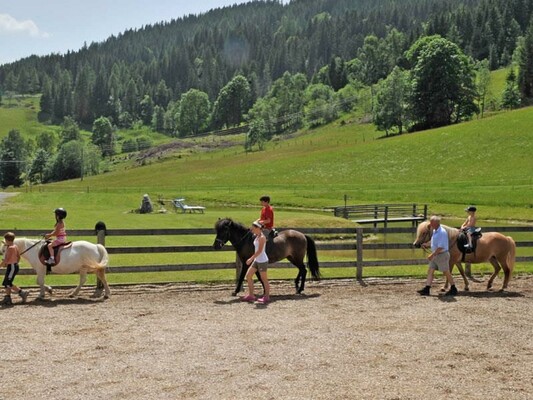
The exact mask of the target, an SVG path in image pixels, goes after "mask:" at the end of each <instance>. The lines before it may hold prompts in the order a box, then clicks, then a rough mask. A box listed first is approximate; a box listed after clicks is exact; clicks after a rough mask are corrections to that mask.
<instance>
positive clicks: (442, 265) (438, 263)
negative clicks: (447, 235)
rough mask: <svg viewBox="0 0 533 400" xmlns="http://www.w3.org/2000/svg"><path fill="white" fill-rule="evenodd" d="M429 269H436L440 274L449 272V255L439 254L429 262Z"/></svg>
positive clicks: (445, 253) (447, 253) (446, 253)
mask: <svg viewBox="0 0 533 400" xmlns="http://www.w3.org/2000/svg"><path fill="white" fill-rule="evenodd" d="M429 268H433V269H438V270H439V271H440V272H446V271H449V270H450V253H449V252H447V251H446V252H444V253H439V254H437V255H436V256H435V257H433V260H431V261H430V262H429Z"/></svg>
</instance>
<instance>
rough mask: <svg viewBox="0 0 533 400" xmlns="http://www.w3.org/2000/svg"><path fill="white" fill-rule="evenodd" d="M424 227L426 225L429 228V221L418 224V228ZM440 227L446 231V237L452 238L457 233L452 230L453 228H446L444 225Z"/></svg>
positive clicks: (454, 229) (455, 229) (456, 230)
mask: <svg viewBox="0 0 533 400" xmlns="http://www.w3.org/2000/svg"><path fill="white" fill-rule="evenodd" d="M424 225H427V226H428V227H429V221H424V222H422V223H420V225H419V226H424ZM440 226H442V228H443V229H444V230H445V231H446V233H447V234H448V237H454V236H455V235H457V233H458V229H457V228H454V227H453V226H448V225H444V224H440Z"/></svg>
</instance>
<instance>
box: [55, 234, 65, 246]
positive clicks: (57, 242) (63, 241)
mask: <svg viewBox="0 0 533 400" xmlns="http://www.w3.org/2000/svg"><path fill="white" fill-rule="evenodd" d="M63 243H65V237H64V236H61V237H58V238H57V239H55V240H54V241H53V242H52V247H56V246H59V245H60V244H63Z"/></svg>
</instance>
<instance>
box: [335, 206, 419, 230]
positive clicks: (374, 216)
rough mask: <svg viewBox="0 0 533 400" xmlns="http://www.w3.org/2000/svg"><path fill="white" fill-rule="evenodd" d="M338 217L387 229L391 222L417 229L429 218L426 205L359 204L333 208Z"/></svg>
mask: <svg viewBox="0 0 533 400" xmlns="http://www.w3.org/2000/svg"><path fill="white" fill-rule="evenodd" d="M333 213H334V215H335V216H336V217H342V218H345V219H350V220H352V221H353V222H357V223H358V224H373V225H374V228H377V226H378V224H383V226H384V227H385V228H387V226H388V224H389V223H391V222H411V226H413V227H415V226H417V225H418V223H419V222H421V221H425V220H426V219H427V216H428V206H427V204H424V205H423V206H419V205H417V204H358V205H353V206H348V205H345V206H336V207H333Z"/></svg>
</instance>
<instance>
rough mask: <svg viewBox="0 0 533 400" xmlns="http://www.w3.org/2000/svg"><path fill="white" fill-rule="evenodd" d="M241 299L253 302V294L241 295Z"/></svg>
mask: <svg viewBox="0 0 533 400" xmlns="http://www.w3.org/2000/svg"><path fill="white" fill-rule="evenodd" d="M241 301H248V302H254V301H255V296H251V295H249V294H247V295H246V296H243V297H241Z"/></svg>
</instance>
